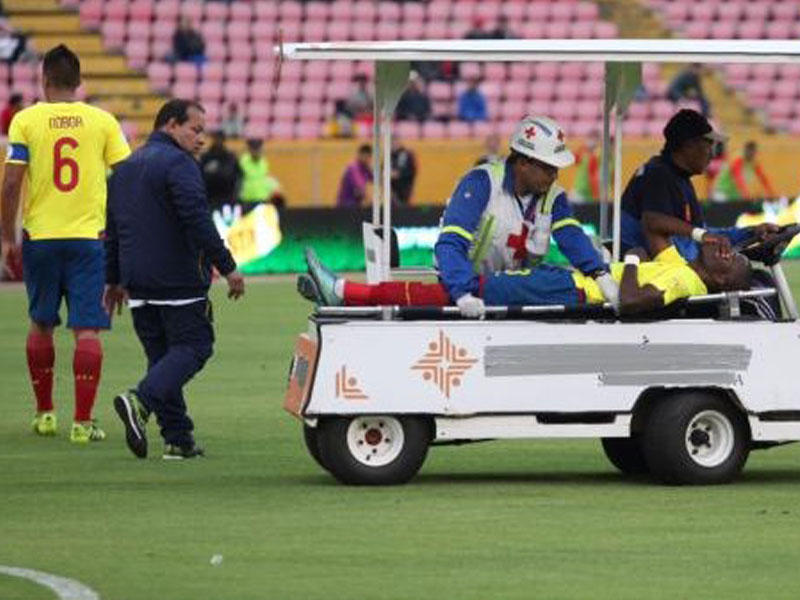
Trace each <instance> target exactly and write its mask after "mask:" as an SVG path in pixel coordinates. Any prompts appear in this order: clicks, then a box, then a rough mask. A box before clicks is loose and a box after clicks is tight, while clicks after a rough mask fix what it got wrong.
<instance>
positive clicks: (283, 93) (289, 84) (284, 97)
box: [275, 81, 301, 102]
mask: <svg viewBox="0 0 800 600" xmlns="http://www.w3.org/2000/svg"><path fill="white" fill-rule="evenodd" d="M300 89H301V84H300V82H299V81H282V82H281V83H280V85H279V86H278V89H277V90H275V97H276V98H277V99H278V101H281V102H294V101H295V100H297V99H298V98H299V97H300Z"/></svg>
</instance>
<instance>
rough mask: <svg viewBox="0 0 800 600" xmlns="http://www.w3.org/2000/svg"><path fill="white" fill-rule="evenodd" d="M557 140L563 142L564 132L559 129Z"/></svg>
mask: <svg viewBox="0 0 800 600" xmlns="http://www.w3.org/2000/svg"><path fill="white" fill-rule="evenodd" d="M558 141H559V142H563V141H564V132H563V131H561V130H560V129H559V130H558Z"/></svg>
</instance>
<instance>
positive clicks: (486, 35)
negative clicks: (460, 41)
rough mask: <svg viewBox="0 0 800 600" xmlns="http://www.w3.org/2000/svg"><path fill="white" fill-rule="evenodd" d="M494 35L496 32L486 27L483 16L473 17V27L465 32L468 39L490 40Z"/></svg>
mask: <svg viewBox="0 0 800 600" xmlns="http://www.w3.org/2000/svg"><path fill="white" fill-rule="evenodd" d="M493 36H494V32H493V31H490V30H489V29H486V21H484V20H483V18H482V17H475V18H474V19H472V29H470V30H469V31H467V33H465V34H464V38H465V39H468V40H490V39H492V37H493Z"/></svg>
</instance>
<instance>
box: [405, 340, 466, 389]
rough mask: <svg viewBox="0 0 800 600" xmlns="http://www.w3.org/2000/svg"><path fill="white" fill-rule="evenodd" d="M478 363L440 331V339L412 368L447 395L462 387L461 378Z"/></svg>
mask: <svg viewBox="0 0 800 600" xmlns="http://www.w3.org/2000/svg"><path fill="white" fill-rule="evenodd" d="M476 362H478V359H477V358H472V357H471V356H469V353H468V352H467V349H466V348H459V347H458V346H456V345H455V344H454V343H453V342H452V341H451V340H450V338H449V337H447V336H446V335H445V334H444V331H439V339H438V340H435V341H433V342H430V343H429V344H428V352H426V353H425V356H423V357H422V358H420V359H419V360H418V361H417V362H416V363H414V365H413V366H412V367H411V370H412V371H422V378H423V379H424V380H425V381H431V382H433V384H434V385H436V386H437V387H438V388H439V390H440V391H441V392H442V393H443V394H444V395H445V398H449V397H450V391H451V389H452V388H454V387H458V386H460V385H461V378H462V377H463V375H464V373H466V372H467V371H469V370H470V369H471V368H472V365H474V364H475V363H476Z"/></svg>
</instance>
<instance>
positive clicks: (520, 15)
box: [500, 2, 525, 24]
mask: <svg viewBox="0 0 800 600" xmlns="http://www.w3.org/2000/svg"><path fill="white" fill-rule="evenodd" d="M500 13H501V14H502V15H504V16H505V17H506V18H507V19H508V21H509V22H510V23H512V24H516V23H519V22H520V21H522V20H523V19H524V18H525V3H524V2H503V3H502V4H501V5H500Z"/></svg>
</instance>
